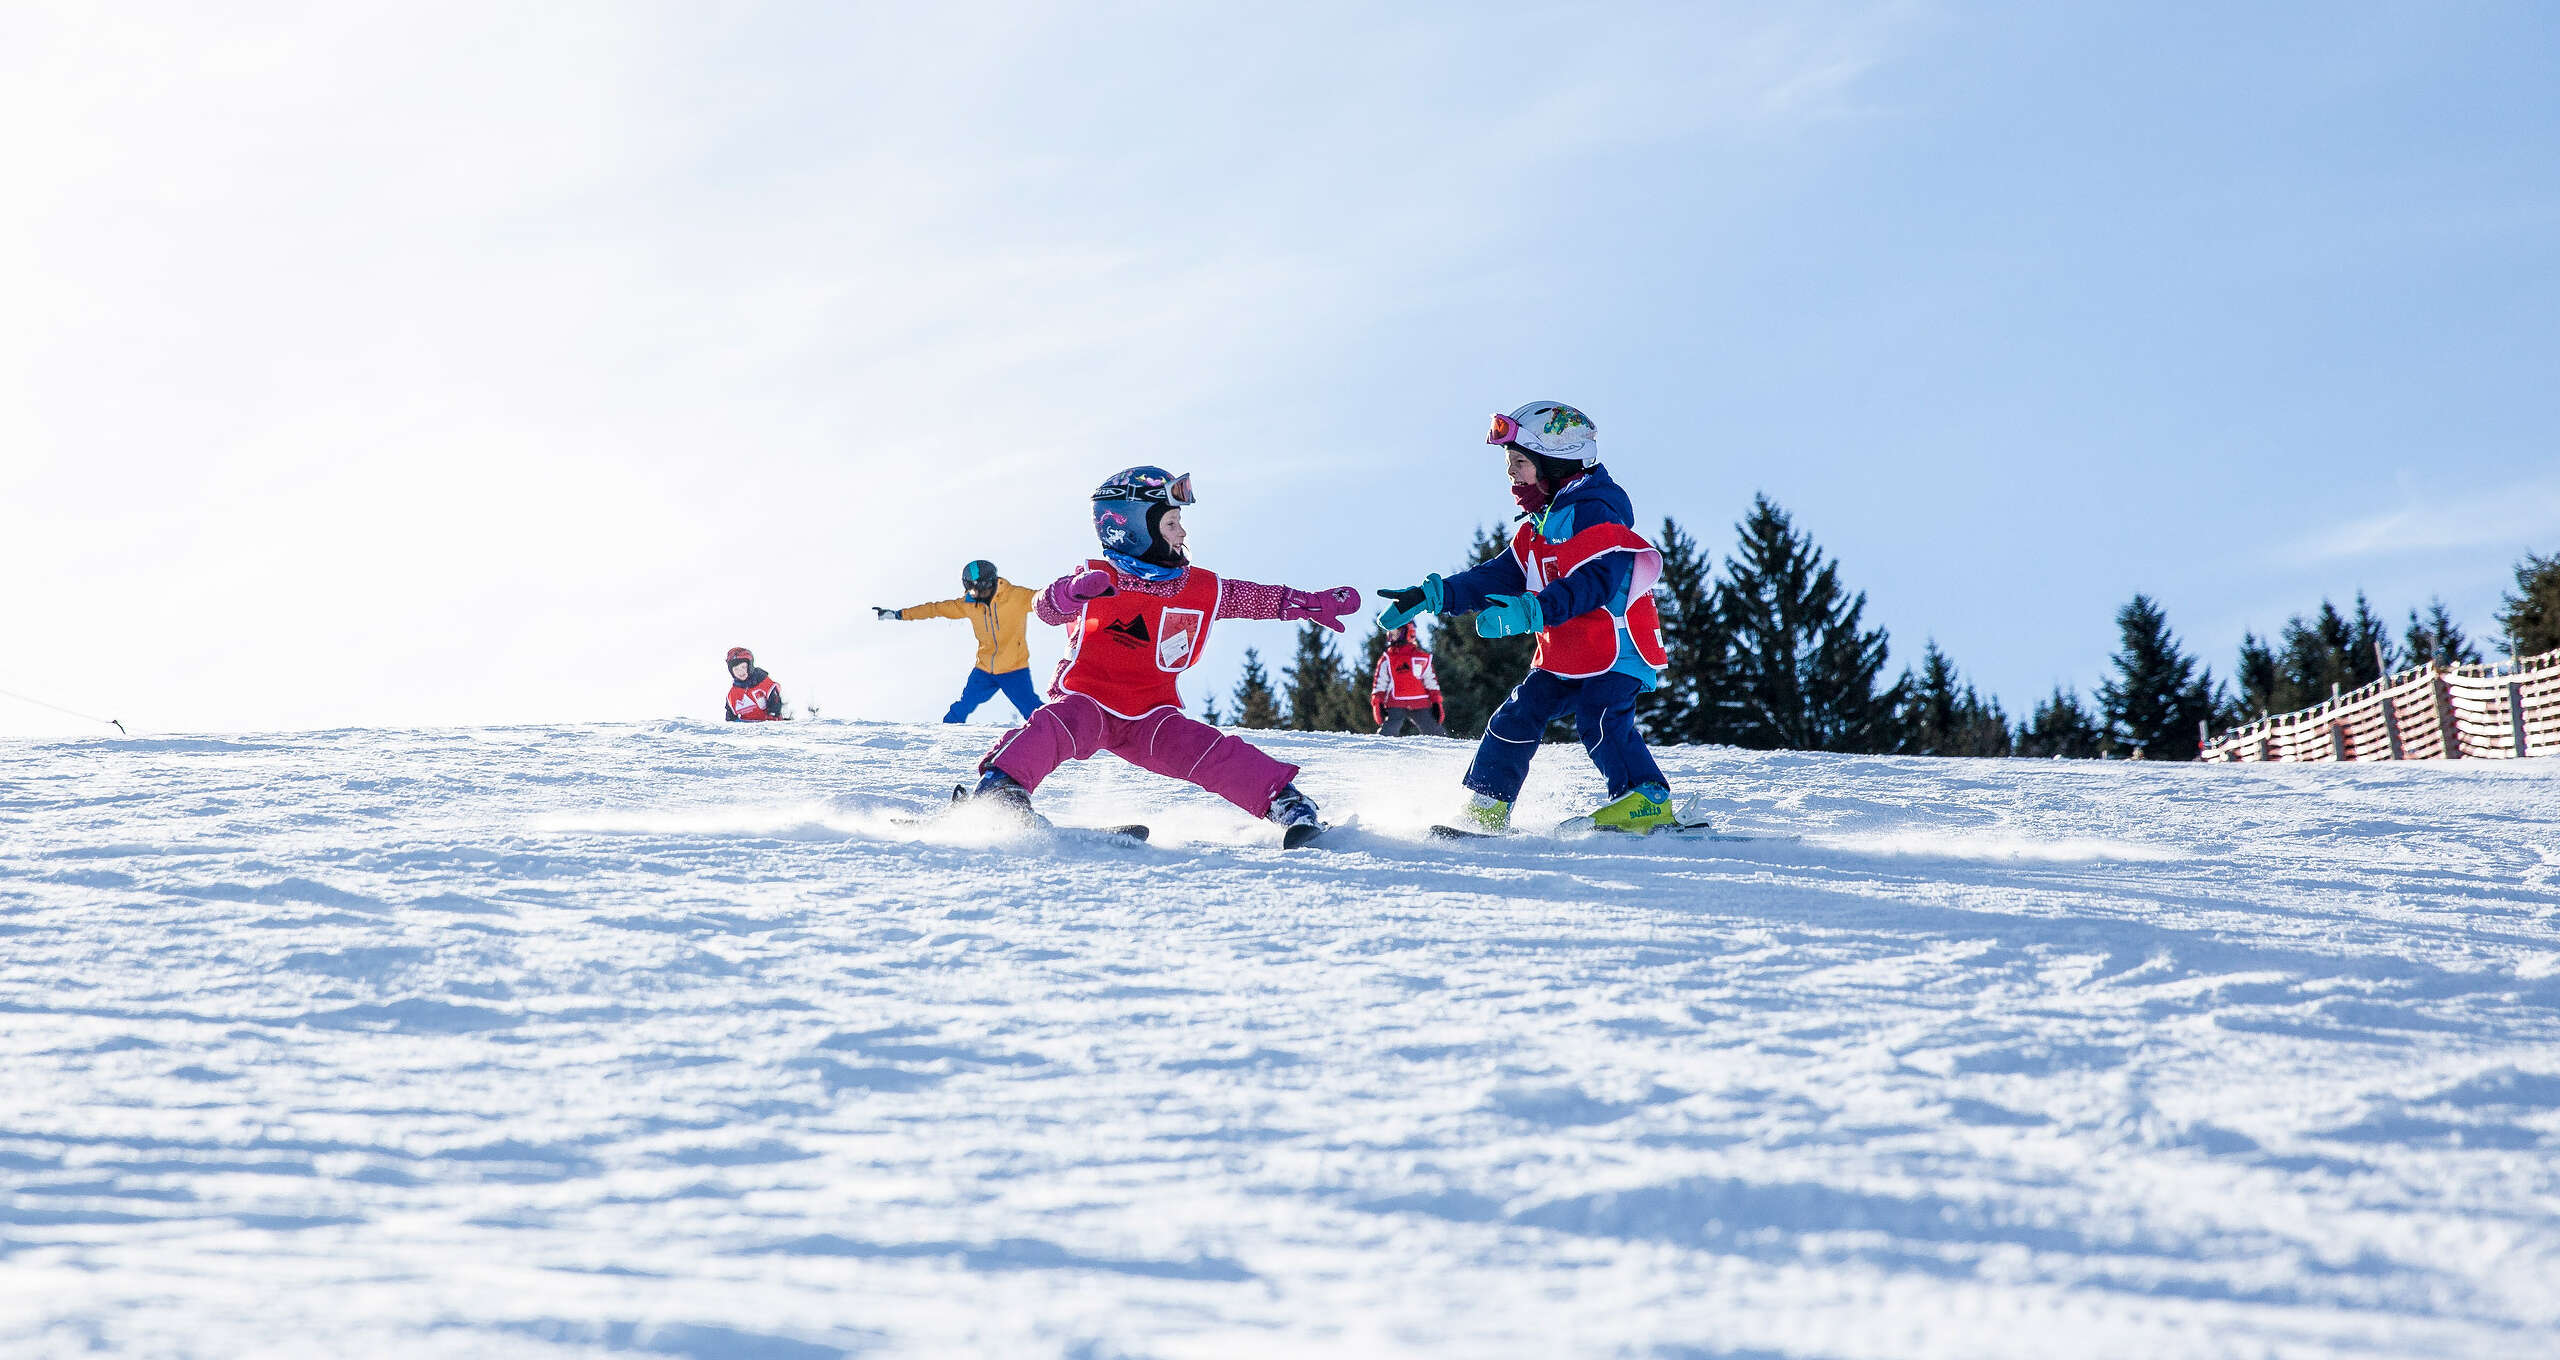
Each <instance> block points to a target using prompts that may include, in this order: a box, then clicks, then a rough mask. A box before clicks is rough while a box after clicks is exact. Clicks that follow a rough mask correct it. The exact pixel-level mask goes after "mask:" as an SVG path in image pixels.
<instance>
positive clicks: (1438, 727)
mask: <svg viewBox="0 0 2560 1360" xmlns="http://www.w3.org/2000/svg"><path fill="white" fill-rule="evenodd" d="M1447 711H1448V709H1447V707H1446V705H1444V704H1443V703H1442V701H1441V698H1440V677H1439V676H1438V675H1437V674H1436V673H1435V672H1434V671H1433V669H1432V663H1431V653H1430V652H1429V651H1428V650H1426V649H1425V648H1424V647H1423V645H1422V641H1421V639H1420V638H1419V637H1417V636H1416V635H1415V633H1414V629H1413V625H1412V624H1409V623H1408V624H1406V625H1405V626H1403V627H1401V628H1398V629H1395V630H1394V631H1393V632H1392V633H1390V634H1389V635H1388V637H1387V650H1386V651H1384V652H1381V653H1380V654H1379V655H1378V669H1377V673H1376V675H1375V676H1374V677H1372V679H1371V681H1370V684H1369V716H1370V717H1371V718H1373V719H1375V720H1376V721H1377V724H1378V735H1379V736H1382V737H1400V736H1403V735H1404V734H1405V733H1407V732H1422V733H1426V734H1428V735H1430V736H1435V737H1445V736H1447V735H1449V729H1448V727H1447V726H1445V723H1446V722H1447V719H1446V718H1445V716H1444V715H1445V714H1446V713H1447Z"/></svg>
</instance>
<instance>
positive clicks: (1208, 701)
mask: <svg viewBox="0 0 2560 1360" xmlns="http://www.w3.org/2000/svg"><path fill="white" fill-rule="evenodd" d="M1200 721H1202V722H1204V723H1207V724H1209V725H1210V726H1211V727H1224V726H1225V725H1226V724H1225V723H1224V722H1221V721H1220V720H1219V718H1218V696H1217V695H1214V694H1212V695H1210V696H1209V697H1207V698H1205V699H1202V700H1201V701H1200Z"/></svg>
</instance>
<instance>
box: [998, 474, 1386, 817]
mask: <svg viewBox="0 0 2560 1360" xmlns="http://www.w3.org/2000/svg"><path fill="white" fill-rule="evenodd" d="M1191 503H1192V494H1191V477H1190V475H1189V474H1188V473H1186V474H1184V475H1182V476H1180V477H1176V476H1173V475H1171V474H1169V473H1167V472H1166V471H1165V470H1164V469H1162V468H1156V467H1134V468H1130V469H1128V470H1126V471H1123V472H1120V473H1118V474H1116V475H1114V476H1113V477H1112V478H1111V479H1110V480H1109V481H1106V482H1104V483H1103V484H1102V486H1101V488H1100V489H1099V490H1096V491H1095V492H1094V493H1093V527H1094V533H1095V535H1096V536H1097V537H1098V538H1100V539H1101V540H1102V547H1103V554H1102V556H1101V557H1099V558H1096V559H1093V560H1092V561H1089V562H1087V563H1085V564H1084V565H1083V566H1082V567H1079V568H1077V569H1076V570H1074V571H1071V572H1069V573H1067V574H1066V575H1064V576H1061V577H1059V578H1058V579H1057V580H1055V581H1052V582H1050V583H1049V587H1048V589H1046V590H1043V591H1042V592H1040V598H1039V600H1038V601H1037V602H1036V603H1035V604H1033V606H1032V612H1033V613H1034V614H1036V615H1037V616H1038V617H1039V619H1040V621H1041V622H1042V623H1046V624H1049V625H1051V626H1053V627H1064V628H1067V629H1069V630H1070V631H1069V632H1068V634H1067V657H1066V660H1065V661H1063V662H1061V663H1059V666H1058V676H1057V680H1056V681H1055V682H1054V683H1053V684H1051V686H1050V687H1049V696H1050V698H1051V700H1052V701H1053V702H1051V703H1049V704H1047V705H1044V706H1043V707H1042V708H1041V709H1040V710H1039V711H1038V712H1036V713H1033V714H1032V715H1031V717H1030V719H1029V720H1028V721H1026V722H1025V723H1023V725H1022V726H1020V727H1017V728H1014V729H1013V730H1012V731H1010V732H1007V733H1005V734H1004V736H1003V737H1002V738H1000V739H999V740H998V741H997V742H996V744H995V747H994V749H993V750H990V751H989V752H987V756H986V759H984V760H982V761H980V762H978V770H979V772H980V778H979V780H978V786H977V788H976V790H975V791H974V792H973V795H972V796H973V797H976V798H994V799H1000V800H1002V801H1004V802H1007V803H1010V804H1012V805H1014V806H1017V807H1020V808H1023V809H1026V810H1027V809H1029V807H1030V806H1031V794H1032V793H1033V791H1035V790H1037V789H1038V788H1039V787H1040V782H1041V781H1042V780H1044V779H1047V778H1048V777H1049V774H1050V772H1051V771H1053V770H1055V769H1057V768H1058V767H1059V766H1060V765H1063V764H1065V763H1066V762H1068V761H1070V760H1090V759H1092V758H1093V757H1094V756H1095V755H1097V754H1099V753H1101V752H1104V751H1109V752H1110V753H1112V754H1113V755H1116V756H1118V757H1120V758H1121V759H1122V760H1125V761H1128V762H1129V763H1130V764H1132V765H1135V766H1137V767H1138V768H1140V769H1142V770H1153V771H1155V772H1156V773H1157V774H1161V775H1167V776H1170V777H1172V778H1175V779H1182V780H1188V781H1190V782H1191V783H1194V784H1197V785H1199V786H1200V787H1201V788H1204V789H1207V790H1208V791H1209V792H1211V793H1214V794H1216V795H1218V796H1219V797H1221V798H1224V799H1226V800H1227V801H1228V802H1230V803H1233V804H1235V805H1236V806H1237V807H1240V808H1242V809H1244V810H1245V811H1246V812H1249V813H1251V814H1253V815H1254V816H1256V817H1265V818H1268V819H1270V820H1271V821H1273V822H1276V823H1278V824H1279V825H1281V826H1282V827H1284V828H1290V829H1292V831H1294V829H1295V828H1298V827H1302V826H1303V827H1313V826H1316V825H1318V823H1317V820H1316V805H1315V803H1314V802H1313V801H1312V800H1310V799H1309V798H1308V797H1307V796H1306V795H1305V794H1303V793H1300V792H1299V791H1298V787H1297V785H1296V783H1295V782H1294V781H1295V780H1296V779H1297V777H1298V767H1297V766H1295V765H1290V764H1286V763H1284V762H1282V761H1280V760H1277V759H1275V758H1273V757H1272V756H1270V755H1269V754H1267V753H1265V752H1264V751H1262V750H1261V748H1259V747H1256V746H1254V745H1253V744H1252V743H1250V742H1247V741H1245V740H1243V739H1242V738H1240V737H1237V736H1235V735H1233V734H1232V733H1226V732H1220V731H1219V730H1218V729H1217V728H1214V727H1211V726H1210V725H1209V724H1207V723H1204V722H1202V721H1200V720H1199V719H1197V718H1193V717H1191V716H1189V715H1187V714H1185V713H1184V712H1183V711H1182V696H1181V694H1180V693H1179V692H1178V691H1177V689H1176V686H1175V682H1176V681H1177V680H1178V679H1179V678H1180V677H1181V675H1182V673H1183V672H1184V671H1187V670H1189V669H1191V667H1192V666H1193V665H1194V664H1195V663H1197V662H1198V661H1199V659H1200V654H1201V651H1202V649H1203V648H1204V647H1205V646H1206V644H1207V643H1208V640H1209V630H1210V629H1211V628H1212V627H1213V626H1215V625H1216V624H1217V623H1219V622H1220V621H1222V620H1226V619H1282V620H1288V621H1291V622H1297V621H1305V620H1312V621H1314V622H1316V623H1320V624H1322V625H1324V626H1325V627H1327V628H1330V629H1332V630H1333V631H1335V632H1337V633H1339V632H1341V631H1342V626H1343V625H1342V618H1343V616H1344V615H1346V614H1349V613H1351V612H1352V611H1353V610H1356V609H1358V608H1359V607H1360V592H1359V591H1357V590H1354V589H1352V588H1351V587H1349V586H1338V587H1335V588H1334V589H1332V590H1328V591H1323V592H1321V593H1309V592H1306V591H1301V590H1292V589H1289V588H1287V587H1285V586H1266V585H1260V584H1257V583H1255V582H1252V581H1240V580H1236V579H1234V578H1232V577H1222V576H1219V575H1218V574H1217V573H1215V572H1212V571H1210V570H1208V569H1207V568H1205V567H1197V566H1193V565H1192V564H1191V559H1190V557H1189V556H1188V554H1186V553H1185V551H1184V548H1185V546H1186V544H1187V543H1188V541H1189V538H1188V535H1187V534H1186V533H1185V531H1184V529H1183V527H1182V508H1183V507H1184V506H1187V505H1190V504H1191ZM1293 843H1294V842H1293Z"/></svg>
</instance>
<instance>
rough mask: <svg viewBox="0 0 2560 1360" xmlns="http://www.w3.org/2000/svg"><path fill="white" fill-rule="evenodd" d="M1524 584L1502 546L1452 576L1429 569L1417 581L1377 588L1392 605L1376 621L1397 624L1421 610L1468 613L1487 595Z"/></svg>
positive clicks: (1511, 590) (1526, 583) (1525, 586)
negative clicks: (1419, 582) (1417, 582)
mask: <svg viewBox="0 0 2560 1360" xmlns="http://www.w3.org/2000/svg"><path fill="white" fill-rule="evenodd" d="M1528 586H1529V578H1528V577H1526V576H1523V575H1521V573H1520V563H1519V561H1518V560H1517V559H1515V558H1514V557H1512V555H1511V553H1510V550H1509V549H1505V550H1503V551H1501V552H1498V553H1495V554H1494V555H1493V556H1491V557H1488V558H1486V559H1485V560H1483V561H1481V562H1478V563H1476V564H1475V565H1474V566H1472V567H1469V568H1467V569H1466V570H1465V571H1462V572H1459V573H1458V574H1457V575H1455V576H1448V577H1444V576H1442V575H1440V574H1439V573H1438V572H1433V573H1432V574H1431V575H1429V576H1425V577H1423V578H1422V584H1420V585H1416V586H1396V587H1390V588H1387V589H1384V590H1380V591H1379V592H1378V594H1379V596H1380V597H1382V598H1384V599H1387V600H1391V601H1393V602H1394V608H1391V609H1389V610H1387V612H1385V613H1384V614H1381V615H1379V616H1378V622H1380V623H1382V624H1384V625H1386V626H1387V627H1389V628H1398V627H1402V626H1403V625H1405V624H1408V623H1411V622H1412V621H1414V620H1415V619H1416V618H1419V617H1421V616H1422V615H1424V614H1472V613H1474V612H1476V611H1477V610H1479V609H1482V608H1484V602H1485V600H1486V599H1487V598H1488V597H1491V596H1495V595H1516V594H1518V593H1519V592H1521V591H1523V590H1526V589H1528Z"/></svg>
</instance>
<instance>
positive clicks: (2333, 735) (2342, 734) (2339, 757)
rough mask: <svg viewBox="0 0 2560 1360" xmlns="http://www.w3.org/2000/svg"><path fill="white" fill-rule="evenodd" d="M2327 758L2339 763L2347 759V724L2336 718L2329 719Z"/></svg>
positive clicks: (2343, 762)
mask: <svg viewBox="0 0 2560 1360" xmlns="http://www.w3.org/2000/svg"><path fill="white" fill-rule="evenodd" d="M2329 758H2330V759H2331V760H2334V761H2336V762H2338V763H2339V764H2341V765H2343V764H2345V763H2346V761H2347V725H2346V724H2345V723H2343V722H2340V721H2338V720H2337V719H2336V718H2331V719H2330V720H2329Z"/></svg>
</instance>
